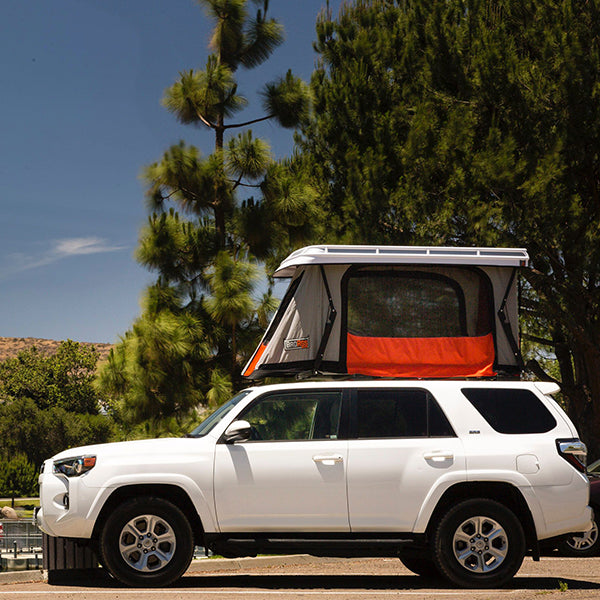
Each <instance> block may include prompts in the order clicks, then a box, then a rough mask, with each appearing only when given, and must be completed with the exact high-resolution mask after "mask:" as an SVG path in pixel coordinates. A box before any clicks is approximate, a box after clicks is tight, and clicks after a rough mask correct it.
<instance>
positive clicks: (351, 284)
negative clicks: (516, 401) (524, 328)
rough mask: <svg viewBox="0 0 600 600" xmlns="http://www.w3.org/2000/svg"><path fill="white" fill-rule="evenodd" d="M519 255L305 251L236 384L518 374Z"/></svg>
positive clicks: (524, 260)
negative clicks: (298, 378)
mask: <svg viewBox="0 0 600 600" xmlns="http://www.w3.org/2000/svg"><path fill="white" fill-rule="evenodd" d="M528 260H529V257H528V255H527V252H526V250H524V249H519V248H439V247H431V248H428V247H403V246H382V247H377V246H309V247H306V248H302V249H300V250H297V251H296V252H294V253H292V254H291V255H290V256H289V257H288V258H287V259H286V260H284V261H283V262H282V263H281V265H280V266H279V268H278V269H277V271H276V272H275V274H274V276H275V277H291V282H290V285H289V287H288V290H287V292H286V294H285V296H284V298H283V300H282V302H281V304H280V306H279V309H278V311H277V313H276V314H275V316H274V318H273V320H272V321H271V324H270V325H269V327H268V329H267V331H266V333H265V335H264V337H263V339H262V341H261V343H260V345H259V347H258V348H257V350H256V351H255V353H254V355H253V356H252V358H251V360H250V362H249V363H248V364H247V365H246V367H245V369H244V373H243V374H244V376H247V377H250V378H251V379H259V378H262V377H267V376H275V375H277V376H289V375H293V374H299V373H306V372H310V373H314V374H316V373H331V374H344V373H347V374H359V375H366V376H377V377H431V378H437V377H439V378H442V377H493V376H495V375H498V374H501V373H507V374H508V373H511V374H516V373H518V372H519V371H520V369H521V367H522V364H521V355H520V352H519V346H518V341H517V340H518V305H517V304H518V303H517V300H518V293H517V280H516V277H515V275H516V271H517V269H518V267H523V266H527V264H528Z"/></svg>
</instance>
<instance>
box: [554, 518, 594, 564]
mask: <svg viewBox="0 0 600 600" xmlns="http://www.w3.org/2000/svg"><path fill="white" fill-rule="evenodd" d="M594 512H596V509H594ZM557 548H558V551H559V553H560V554H561V555H562V556H584V557H585V556H598V554H600V540H599V537H598V524H597V523H596V520H595V519H594V521H593V524H592V528H591V529H590V530H589V531H586V532H585V533H584V534H583V535H574V536H572V537H569V538H567V539H565V540H563V541H561V542H560V543H559V544H558V545H557Z"/></svg>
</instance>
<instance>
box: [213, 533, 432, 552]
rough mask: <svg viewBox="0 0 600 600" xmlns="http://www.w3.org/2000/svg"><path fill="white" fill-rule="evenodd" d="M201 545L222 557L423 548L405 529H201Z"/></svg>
mask: <svg viewBox="0 0 600 600" xmlns="http://www.w3.org/2000/svg"><path fill="white" fill-rule="evenodd" d="M204 545H205V546H206V547H207V548H210V549H211V550H212V551H213V552H215V553H217V554H221V555H222V556H225V557H226V558H237V557H241V556H256V555H257V554H259V553H261V554H298V553H301V554H310V555H312V556H337V557H346V558H350V557H372V556H392V557H395V556H399V555H400V554H401V553H403V552H405V551H406V549H407V548H409V549H414V550H417V549H422V548H425V545H426V539H425V536H424V535H422V534H414V533H409V532H394V533H387V532H364V533H346V532H320V533H310V532H301V533H297V532H286V531H284V532H272V533H254V532H251V533H246V532H240V533H238V532H231V533H205V534H204Z"/></svg>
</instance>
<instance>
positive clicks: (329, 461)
mask: <svg viewBox="0 0 600 600" xmlns="http://www.w3.org/2000/svg"><path fill="white" fill-rule="evenodd" d="M312 459H313V461H314V462H316V463H319V462H320V463H323V464H324V465H333V464H335V463H340V462H343V461H344V457H343V456H341V455H340V454H333V455H328V456H326V455H322V456H321V455H318V454H317V455H316V456H313V457H312Z"/></svg>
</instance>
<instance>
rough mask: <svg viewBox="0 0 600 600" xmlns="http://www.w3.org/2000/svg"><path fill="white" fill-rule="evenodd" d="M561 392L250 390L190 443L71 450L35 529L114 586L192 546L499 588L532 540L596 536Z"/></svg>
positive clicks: (444, 386)
mask: <svg viewBox="0 0 600 600" xmlns="http://www.w3.org/2000/svg"><path fill="white" fill-rule="evenodd" d="M557 390H558V387H557V386H555V385H553V384H542V383H523V382H518V383H507V382H482V381H470V380H463V381H457V380H453V381H391V380H390V381H381V380H380V381H361V382H357V381H344V382H326V383H325V382H311V383H294V384H285V385H270V386H263V387H256V388H250V389H247V390H244V391H243V392H241V393H239V394H238V395H237V396H235V397H234V398H233V399H232V400H230V401H229V402H228V403H227V404H224V405H223V406H221V407H220V408H219V409H218V410H217V411H216V412H215V413H214V414H212V415H211V416H210V417H208V418H207V419H206V420H205V421H204V422H203V423H201V424H200V425H199V426H198V427H197V428H196V429H194V430H193V431H192V432H190V433H189V434H188V435H187V436H186V437H185V438H180V439H176V438H166V439H165V438H163V439H155V440H143V441H133V442H121V443H114V444H103V445H95V446H87V447H82V448H71V449H70V450H66V451H64V452H62V453H60V454H57V455H56V456H54V457H53V458H51V459H49V460H47V461H46V462H45V463H44V465H43V467H42V473H41V475H40V484H41V485H40V497H41V509H40V510H39V512H38V514H37V521H38V523H39V525H40V527H41V528H42V530H43V531H45V532H46V533H47V534H49V535H51V536H61V537H72V538H80V539H81V538H83V539H85V540H89V542H90V543H91V544H93V546H94V547H95V548H96V550H97V552H98V555H99V557H100V560H101V562H102V564H103V565H104V566H105V567H106V568H107V569H108V570H109V571H110V573H111V574H112V575H113V576H114V577H116V578H117V579H118V580H120V581H121V582H124V583H126V584H129V585H136V586H164V585H168V584H170V583H172V582H174V581H175V580H177V579H178V578H179V577H180V576H181V575H182V574H183V573H184V572H185V571H186V569H187V567H188V565H189V563H190V561H191V559H192V556H193V552H194V547H195V546H196V545H198V546H203V547H204V548H206V549H207V550H209V549H210V550H212V551H213V552H215V553H218V554H221V555H224V556H226V557H239V556H253V555H256V554H257V553H259V552H260V553H269V554H278V553H298V552H302V553H308V554H312V555H315V556H340V557H354V556H357V557H358V556H395V557H398V558H399V559H400V560H401V561H402V563H403V564H404V565H405V566H407V567H408V568H409V569H410V570H412V571H413V572H415V573H418V574H421V575H436V574H440V575H442V576H444V577H446V578H447V579H449V580H451V581H452V582H454V584H457V585H459V586H464V587H497V586H501V585H503V584H505V583H506V582H507V581H508V580H509V579H510V578H512V576H513V575H514V574H515V573H516V572H517V570H518V569H519V567H520V565H521V562H522V560H523V557H524V556H525V555H526V554H530V555H533V557H534V558H537V557H538V554H539V553H538V543H539V542H540V541H542V540H550V539H551V538H559V537H560V536H567V534H571V535H572V534H573V533H576V532H579V533H581V532H583V531H585V530H586V529H588V528H589V527H590V524H591V509H590V508H589V507H588V499H589V498H588V496H589V484H588V480H587V478H586V476H585V460H586V449H585V445H584V444H583V443H582V442H580V441H579V439H578V437H577V432H576V430H575V427H574V426H573V424H572V423H571V421H570V420H569V418H568V417H567V416H566V414H565V413H564V412H563V411H562V410H561V408H560V407H559V406H558V405H557V404H556V403H555V402H554V400H553V399H552V398H551V397H550V394H551V393H554V392H556V391H557Z"/></svg>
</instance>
